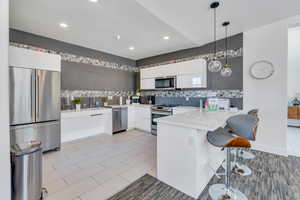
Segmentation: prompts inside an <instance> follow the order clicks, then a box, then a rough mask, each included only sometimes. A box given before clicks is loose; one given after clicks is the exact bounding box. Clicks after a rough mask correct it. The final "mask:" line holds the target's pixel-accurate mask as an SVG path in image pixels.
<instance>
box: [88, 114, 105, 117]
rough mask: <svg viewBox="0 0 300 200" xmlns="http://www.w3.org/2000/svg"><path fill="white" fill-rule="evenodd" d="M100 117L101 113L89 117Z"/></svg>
mask: <svg viewBox="0 0 300 200" xmlns="http://www.w3.org/2000/svg"><path fill="white" fill-rule="evenodd" d="M100 115H103V114H102V113H100V114H93V115H90V116H91V117H96V116H100Z"/></svg>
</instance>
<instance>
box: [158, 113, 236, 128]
mask: <svg viewBox="0 0 300 200" xmlns="http://www.w3.org/2000/svg"><path fill="white" fill-rule="evenodd" d="M239 113H241V112H240V111H215V112H207V111H205V110H200V109H199V110H198V111H191V112H188V113H182V114H177V115H171V116H168V117H163V118H158V119H156V121H157V122H158V123H162V124H169V125H175V126H181V127H185V128H192V129H198V130H205V131H212V130H215V129H217V128H218V127H220V126H224V125H225V123H226V120H227V119H228V118H229V117H231V116H233V115H237V114H239Z"/></svg>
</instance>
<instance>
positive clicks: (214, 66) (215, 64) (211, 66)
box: [208, 1, 222, 72]
mask: <svg viewBox="0 0 300 200" xmlns="http://www.w3.org/2000/svg"><path fill="white" fill-rule="evenodd" d="M219 5H220V3H219V2H217V1H216V2H213V3H212V4H211V5H210V8H211V9H213V10H214V57H213V58H212V60H211V61H210V62H209V63H208V70H209V71H211V72H218V71H220V70H221V69H222V63H221V62H220V61H219V60H218V58H217V33H216V32H217V30H216V29H217V21H216V20H217V19H216V18H217V8H218V7H219Z"/></svg>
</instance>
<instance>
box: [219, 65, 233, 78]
mask: <svg viewBox="0 0 300 200" xmlns="http://www.w3.org/2000/svg"><path fill="white" fill-rule="evenodd" d="M231 74H232V70H231V68H230V65H224V67H223V68H222V70H221V76H224V77H229V76H231Z"/></svg>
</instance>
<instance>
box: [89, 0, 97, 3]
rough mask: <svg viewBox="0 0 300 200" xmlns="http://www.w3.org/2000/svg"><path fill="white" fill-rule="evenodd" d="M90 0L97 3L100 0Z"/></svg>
mask: <svg viewBox="0 0 300 200" xmlns="http://www.w3.org/2000/svg"><path fill="white" fill-rule="evenodd" d="M90 2H92V3H97V2H98V0H90Z"/></svg>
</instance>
